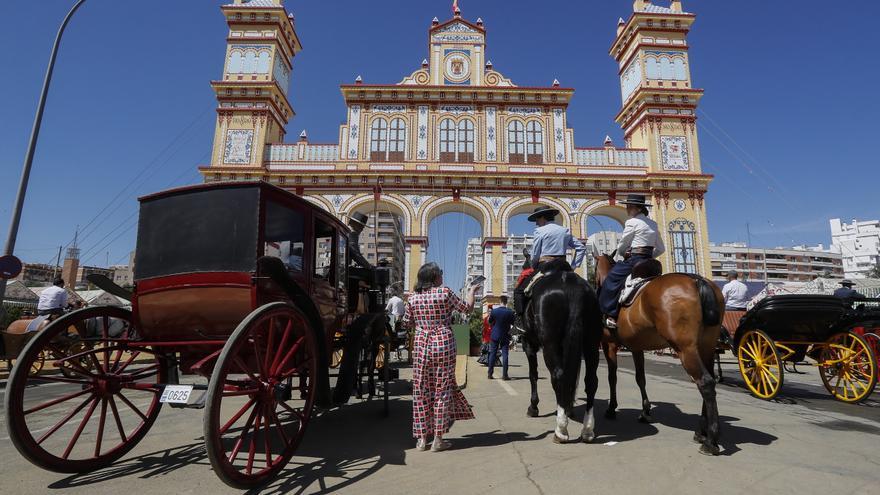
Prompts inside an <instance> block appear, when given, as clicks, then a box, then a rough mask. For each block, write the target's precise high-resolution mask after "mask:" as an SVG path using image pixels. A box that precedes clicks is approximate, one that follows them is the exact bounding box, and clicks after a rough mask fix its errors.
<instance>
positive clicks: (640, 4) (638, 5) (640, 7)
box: [633, 0, 651, 12]
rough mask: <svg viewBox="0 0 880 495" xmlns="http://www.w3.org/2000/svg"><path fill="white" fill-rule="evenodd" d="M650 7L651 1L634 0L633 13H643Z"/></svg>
mask: <svg viewBox="0 0 880 495" xmlns="http://www.w3.org/2000/svg"><path fill="white" fill-rule="evenodd" d="M649 5H651V0H635V1H634V2H633V12H644V11H645V9H647V8H648V6H649Z"/></svg>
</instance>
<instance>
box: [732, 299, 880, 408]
mask: <svg viewBox="0 0 880 495" xmlns="http://www.w3.org/2000/svg"><path fill="white" fill-rule="evenodd" d="M736 316H741V318H740V319H739V321H738V322H736V318H735V317H736ZM725 320H726V322H731V320H733V322H735V324H736V327H734V329H735V331H734V332H732V336H731V337H732V338H731V340H730V341H729V342H728V343H727V344H726V345H723V347H726V348H727V349H729V350H731V351H732V352H733V353H734V355H735V356H736V357H737V362H738V364H739V370H740V373H741V374H742V377H743V380H745V383H746V386H748V388H749V390H750V391H751V392H752V394H754V395H755V396H756V397H759V398H761V399H767V400H769V399H773V398H774V397H776V395H777V394H779V391H780V390H781V389H782V384H783V379H784V375H785V365H786V364H790V365H795V364H806V362H805V360H806V359H807V358H810V359H811V360H812V361H814V362H815V363H816V364H815V366H817V367H818V368H819V376H820V378H821V379H822V383H823V384H824V385H825V388H826V389H827V390H828V392H829V393H830V394H831V395H832V396H833V397H834V398H835V399H837V400H840V401H843V402H859V401H861V400H863V399H865V398H867V397H868V396H870V395H871V393H872V392H873V391H874V386H875V385H876V383H877V377H878V371H877V356H876V350H877V347H876V340H875V339H876V335H875V334H872V333H870V332H865V331H864V330H863V329H864V328H865V327H868V328H873V327H877V326H880V310H878V309H877V308H872V307H870V306H868V307H866V306H865V305H864V304H861V305H857V306H856V307H855V308H854V307H853V305H852V303H851V302H850V301H846V300H844V299H841V298H839V297H835V296H828V295H779V296H771V297H768V298H766V299H763V300H761V301H760V302H758V303H757V304H756V305H755V306H754V307H753V308H752V309H751V310H749V311H748V312H745V313H740V314H736V315H728V318H725ZM733 324H734V323H727V325H728V326H731V327H732V326H733ZM719 365H720V363H719Z"/></svg>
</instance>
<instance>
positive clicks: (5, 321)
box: [0, 305, 24, 330]
mask: <svg viewBox="0 0 880 495" xmlns="http://www.w3.org/2000/svg"><path fill="white" fill-rule="evenodd" d="M3 309H5V310H6V311H5V312H4V314H3V315H2V317H0V330H6V327H8V326H9V324H10V323H12V322H13V321H15V320H20V319H21V313H22V311H23V309H24V308H22V307H20V306H6V305H4V306H3Z"/></svg>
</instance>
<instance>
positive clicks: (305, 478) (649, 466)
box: [0, 352, 880, 495]
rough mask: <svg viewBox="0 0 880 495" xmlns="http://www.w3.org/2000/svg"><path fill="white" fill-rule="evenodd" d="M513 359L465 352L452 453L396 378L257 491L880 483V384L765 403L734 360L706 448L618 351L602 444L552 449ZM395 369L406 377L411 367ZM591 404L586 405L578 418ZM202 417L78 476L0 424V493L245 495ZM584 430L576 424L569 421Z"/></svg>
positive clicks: (858, 487)
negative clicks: (218, 468)
mask: <svg viewBox="0 0 880 495" xmlns="http://www.w3.org/2000/svg"><path fill="white" fill-rule="evenodd" d="M511 357H512V368H511V375H513V377H514V380H513V381H510V382H502V381H500V380H493V381H490V380H488V379H487V378H486V374H485V368H483V367H480V366H478V365H476V363H475V362H474V361H471V363H470V366H469V370H468V377H469V379H468V387H467V389H466V390H465V394H466V395H467V397H468V399H469V400H470V401H471V403H472V404H473V405H474V410H475V413H476V416H477V419H475V420H473V421H464V422H460V423H458V424H456V425H455V427H454V428H453V430H452V433H451V434H450V436H449V438H450V439H451V440H452V442H453V449H452V450H450V451H447V452H442V453H431V452H418V451H416V450H415V449H414V441H413V440H412V439H411V437H410V402H409V396H408V395H407V393H408V390H409V387H408V384H407V383H406V381H404V380H401V381H399V382H397V383H395V384H394V386H393V388H392V392H393V394H394V397H393V400H392V402H391V405H392V407H391V416H390V417H389V418H383V417H382V414H381V412H382V407H381V402H380V401H379V400H375V399H374V400H373V401H363V402H360V401H358V402H355V403H351V404H349V405H347V406H345V407H342V408H338V409H334V410H331V411H329V412H327V413H325V414H323V415H322V416H321V417H320V418H318V419H317V420H315V421H313V422H312V424H311V425H310V426H309V430H308V433H307V435H306V439H305V441H304V442H303V444H302V445H301V447H300V452H299V455H298V456H297V457H295V458H294V461H293V462H291V464H290V465H289V466H288V467H287V469H286V470H285V471H284V472H283V474H282V476H280V477H279V478H278V479H277V480H276V481H275V482H273V483H271V484H270V485H269V486H267V487H265V488H264V489H263V490H260V491H255V492H254V493H279V494H280V493H297V494H300V493H357V494H369V493H377V494H379V493H381V494H396V493H480V494H484V493H503V494H505V495H509V494H520V493H523V494H568V493H593V492H597V493H598V492H605V491H607V490H609V489H610V490H614V491H621V492H622V493H676V494H688V493H706V492H712V493H749V494H754V493H798V494H805V493H823V494H824V493H828V492H829V491H830V492H833V493H856V494H876V493H880V456H878V455H877V452H878V450H877V449H878V447H877V445H878V440H880V394H876V393H875V395H874V396H873V398H872V399H870V400H868V401H866V402H865V403H864V404H862V405H848V404H842V403H839V402H836V401H834V400H832V399H831V398H830V397H829V396H828V394H827V393H826V392H825V389H824V388H823V387H822V385H821V382H820V380H819V377H818V374H817V372H816V370H815V369H812V368H806V369H804V370H803V371H806V374H803V375H799V374H791V373H789V374H787V375H786V386H785V388H784V390H783V393H782V394H781V395H780V397H779V398H778V399H777V400H775V401H772V402H766V401H762V400H758V399H755V398H753V397H751V396H750V395H749V394H748V393H747V392H746V391H745V390H744V389H743V387H742V382H741V380H740V379H739V376H738V373H737V371H736V368H735V367H734V366H726V367H725V371H726V373H725V377H726V380H725V382H724V383H723V384H721V385H719V387H718V403H719V409H720V412H721V416H722V421H723V424H722V445H723V448H724V450H723V452H722V455H721V456H719V457H714V458H712V457H705V456H702V455H700V454H699V453H698V452H697V446H696V445H695V444H693V443H692V442H691V437H692V431H693V429H694V427H695V426H696V424H697V419H698V414H699V411H700V402H699V394H698V393H697V390H696V387H695V386H694V385H693V384H692V383H691V382H690V380H689V379H688V378H687V377H686V375H685V374H684V372H683V371H682V370H681V367H680V366H679V365H677V364H676V361H674V360H673V359H672V358H668V357H656V356H650V357H649V360H648V391H649V394H650V396H651V399H652V401H653V402H654V405H655V409H654V418H655V420H656V422H655V423H653V424H641V423H638V422H637V421H636V419H635V418H636V416H637V414H638V407H639V396H638V389H637V388H636V386H635V381H634V378H633V376H632V373H631V371H629V370H628V368H630V360H629V357H628V356H624V357H623V359H622V361H623V363H622V365H623V369H622V370H621V377H620V381H619V401H620V411H619V414H618V418H617V419H616V420H614V421H610V420H606V419H604V418H603V417H602V415H601V412H602V411H604V408H605V400H604V399H605V398H607V396H608V391H607V386H606V382H605V368H604V365H603V366H602V367H601V368H600V382H601V385H600V388H599V399H600V400H599V404H598V408H597V409H598V412H599V414H598V415H597V432H598V433H599V435H600V436H599V438H598V439H597V440H596V441H595V442H594V443H593V444H589V445H587V444H570V445H557V444H554V443H553V442H552V441H551V437H552V429H553V427H554V424H555V419H554V415H555V409H556V407H555V403H554V401H553V394H552V390H551V388H550V383H549V380H547V379H546V378H544V377H546V370H544V369H543V364H541V375H542V379H541V380H540V385H539V386H540V394H541V400H542V401H541V403H540V409H541V417H539V418H527V417H526V415H525V410H526V407H527V406H528V391H529V385H528V380H527V379H525V378H524V377H525V376H526V367H525V358H524V356H523V354H522V353H521V352H513V353H511ZM497 374H500V372H499V373H496V375H497ZM401 376H402V377H403V378H406V377H408V376H409V372H408V370H407V369H405V368H404V369H402V370H401ZM46 393H47V394H49V393H51V392H50V389H48V388H47V389H46ZM579 403H580V404H582V401H579ZM582 412H583V407H582V406H581V407H579V408H578V409H577V410H576V412H575V414H576V417H580V416H579V415H580V414H582ZM202 414H203V411H199V410H178V409H171V408H166V409H163V411H162V414H161V415H160V417H159V420H158V421H157V422H156V424H155V425H154V426H153V429H152V430H151V431H150V433H149V434H148V435H147V437H146V438H145V439H144V440H143V441H142V442H141V443H140V444H139V445H138V446H137V447H136V448H135V449H134V450H133V451H132V452H130V453H129V454H128V455H127V456H126V457H124V458H123V459H122V460H121V461H119V462H117V463H116V464H115V465H113V466H111V467H108V468H105V469H102V470H99V471H97V472H93V473H88V474H82V475H66V474H58V473H51V472H46V471H42V470H40V469H37V468H35V467H33V466H31V465H30V464H28V463H27V461H25V460H24V459H23V458H21V457H20V456H19V455H18V453H17V451H16V450H15V448H14V447H13V446H12V444H11V442H10V441H9V439H8V438H7V435H6V425H5V424H3V425H0V466H2V470H0V472H2V476H0V493H4V494H19V493H22V494H24V493H27V494H34V493H64V494H67V493H71V494H77V493H88V494H91V495H94V494H104V493H107V494H119V493H125V492H126V491H128V492H137V493H179V494H187V493H205V492H208V493H212V494H220V493H236V492H235V491H234V490H231V489H229V488H228V487H226V486H225V485H223V484H222V483H221V482H220V481H219V480H218V479H217V478H216V477H215V476H214V475H213V473H212V472H211V468H210V465H209V463H208V461H207V458H206V456H205V452H204V447H203V442H202V438H201V430H202V423H201V422H202ZM0 421H4V422H5V420H0ZM579 428H580V425H579V424H572V425H571V427H570V430H571V431H572V432H577V431H579Z"/></svg>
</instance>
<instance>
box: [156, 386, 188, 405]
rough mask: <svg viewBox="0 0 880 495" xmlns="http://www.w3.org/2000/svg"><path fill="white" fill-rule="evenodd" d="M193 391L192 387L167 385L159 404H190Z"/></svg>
mask: <svg viewBox="0 0 880 495" xmlns="http://www.w3.org/2000/svg"><path fill="white" fill-rule="evenodd" d="M192 391H193V386H192V385H165V390H163V391H162V396H161V397H159V402H166V403H170V404H186V403H187V402H189V396H190V394H191V393H192Z"/></svg>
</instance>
